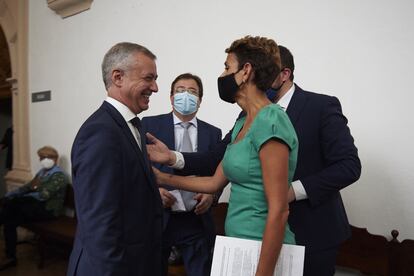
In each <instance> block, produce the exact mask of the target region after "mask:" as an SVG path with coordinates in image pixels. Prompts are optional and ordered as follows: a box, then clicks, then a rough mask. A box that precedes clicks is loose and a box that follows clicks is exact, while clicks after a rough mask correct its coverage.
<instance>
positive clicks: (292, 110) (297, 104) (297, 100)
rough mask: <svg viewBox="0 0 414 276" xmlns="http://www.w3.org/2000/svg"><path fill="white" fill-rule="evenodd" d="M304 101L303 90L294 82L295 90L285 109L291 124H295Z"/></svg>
mask: <svg viewBox="0 0 414 276" xmlns="http://www.w3.org/2000/svg"><path fill="white" fill-rule="evenodd" d="M305 103H306V96H305V94H304V93H303V90H302V89H301V88H300V87H299V86H297V85H296V84H295V92H294V93H293V95H292V99H291V100H290V103H289V106H288V108H287V110H286V113H287V114H288V115H289V118H290V120H291V121H292V124H293V125H295V123H296V121H297V120H298V118H299V115H300V113H301V112H302V109H303V108H304V106H305Z"/></svg>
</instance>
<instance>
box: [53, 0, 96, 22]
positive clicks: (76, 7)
mask: <svg viewBox="0 0 414 276" xmlns="http://www.w3.org/2000/svg"><path fill="white" fill-rule="evenodd" d="M92 1H93V0H47V6H48V7H49V8H50V9H51V10H53V11H54V12H56V13H57V14H59V15H60V16H61V17H62V18H66V17H69V16H72V15H75V14H78V13H81V12H83V11H86V10H89V9H90V7H91V5H92Z"/></svg>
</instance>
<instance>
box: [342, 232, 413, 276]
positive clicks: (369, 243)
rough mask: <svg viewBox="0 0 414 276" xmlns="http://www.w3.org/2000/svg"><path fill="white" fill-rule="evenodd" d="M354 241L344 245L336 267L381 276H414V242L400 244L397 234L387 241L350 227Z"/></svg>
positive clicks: (393, 234) (381, 237) (408, 241)
mask: <svg viewBox="0 0 414 276" xmlns="http://www.w3.org/2000/svg"><path fill="white" fill-rule="evenodd" d="M351 229H352V237H351V238H350V239H349V240H347V241H346V242H345V243H344V244H342V246H341V248H340V249H339V252H338V258H337V262H336V264H337V265H338V266H340V267H345V268H352V269H356V270H358V271H360V272H362V273H364V274H375V275H379V276H413V275H414V240H404V241H402V242H399V241H398V239H397V237H398V235H399V233H398V231H397V230H393V231H391V236H392V239H391V240H390V241H388V240H387V239H386V238H385V237H383V236H380V235H373V234H371V233H369V232H368V231H367V229H365V228H358V227H355V226H351Z"/></svg>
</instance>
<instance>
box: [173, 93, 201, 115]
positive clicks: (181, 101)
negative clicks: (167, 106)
mask: <svg viewBox="0 0 414 276" xmlns="http://www.w3.org/2000/svg"><path fill="white" fill-rule="evenodd" d="M173 105H174V110H175V111H177V112H178V113H180V114H182V115H189V114H193V113H194V112H196V111H197V108H198V97H197V96H195V95H193V94H191V93H189V92H187V91H184V92H181V93H176V94H175V95H174V103H173Z"/></svg>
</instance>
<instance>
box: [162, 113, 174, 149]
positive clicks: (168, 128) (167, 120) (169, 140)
mask: <svg viewBox="0 0 414 276" xmlns="http://www.w3.org/2000/svg"><path fill="white" fill-rule="evenodd" d="M161 127H162V128H163V129H165V131H160V134H161V136H162V138H163V139H161V140H162V141H164V142H165V144H166V145H167V146H168V148H169V149H176V148H175V135H174V133H175V131H174V128H175V125H174V119H173V114H172V112H171V113H168V114H167V115H166V116H165V117H164V119H163V122H162V123H161Z"/></svg>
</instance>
